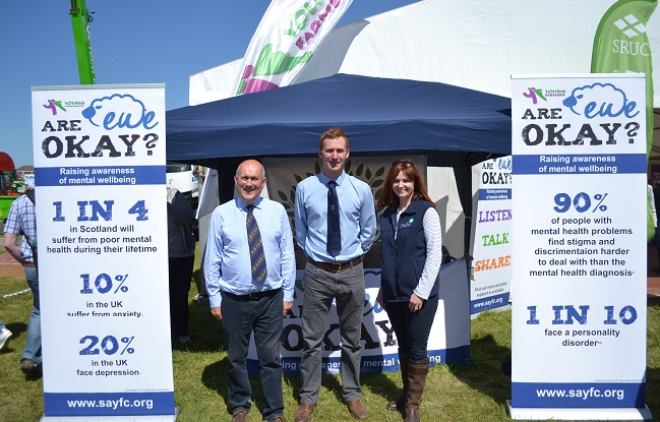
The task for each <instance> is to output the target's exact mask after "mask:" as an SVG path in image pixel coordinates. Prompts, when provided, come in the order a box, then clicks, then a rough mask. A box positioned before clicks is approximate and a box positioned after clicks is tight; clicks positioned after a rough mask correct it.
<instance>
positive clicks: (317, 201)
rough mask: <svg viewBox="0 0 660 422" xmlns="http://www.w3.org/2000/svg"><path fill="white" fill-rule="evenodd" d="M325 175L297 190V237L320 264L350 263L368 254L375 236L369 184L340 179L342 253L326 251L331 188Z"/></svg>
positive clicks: (300, 243) (338, 183) (305, 249)
mask: <svg viewBox="0 0 660 422" xmlns="http://www.w3.org/2000/svg"><path fill="white" fill-rule="evenodd" d="M330 180H333V179H330V178H329V177H328V176H326V175H325V174H323V173H319V174H317V175H315V176H311V177H308V178H307V179H305V180H303V181H302V182H300V183H298V187H297V188H296V237H297V241H298V245H300V247H301V248H302V249H303V250H304V251H305V253H306V254H307V256H308V257H310V258H312V259H313V260H314V261H317V262H347V261H351V260H353V259H355V258H357V257H359V256H362V255H364V254H365V253H367V251H368V250H369V248H371V245H372V244H373V242H374V237H375V235H376V207H375V206H374V198H373V196H372V195H371V188H370V187H369V185H368V184H366V183H364V182H363V181H361V180H358V179H356V178H355V177H353V176H349V175H347V174H346V173H342V175H341V176H339V177H338V178H337V179H334V180H335V181H336V182H337V188H336V189H337V197H338V198H339V227H340V228H341V252H340V253H339V255H337V256H336V257H334V258H333V257H332V256H330V255H329V254H328V251H327V240H328V230H327V228H328V186H327V183H328V182H329V181H330Z"/></svg>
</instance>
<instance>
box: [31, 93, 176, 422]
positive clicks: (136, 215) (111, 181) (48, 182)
mask: <svg viewBox="0 0 660 422" xmlns="http://www.w3.org/2000/svg"><path fill="white" fill-rule="evenodd" d="M32 117H33V118H32V122H33V123H32V129H33V137H34V165H35V184H36V188H35V189H36V197H37V200H36V214H37V232H38V268H39V288H40V300H41V303H40V305H41V306H40V308H41V338H42V353H43V385H44V417H43V418H42V421H102V420H103V421H129V420H130V421H174V420H175V419H176V413H177V412H176V409H175V405H174V381H173V371H172V345H171V338H170V325H169V294H168V290H169V289H168V265H167V262H168V258H167V257H168V251H167V248H168V240H167V211H166V203H167V202H166V198H167V196H166V177H165V175H166V171H165V87H164V85H163V84H147V85H87V86H72V87H39V88H33V91H32Z"/></svg>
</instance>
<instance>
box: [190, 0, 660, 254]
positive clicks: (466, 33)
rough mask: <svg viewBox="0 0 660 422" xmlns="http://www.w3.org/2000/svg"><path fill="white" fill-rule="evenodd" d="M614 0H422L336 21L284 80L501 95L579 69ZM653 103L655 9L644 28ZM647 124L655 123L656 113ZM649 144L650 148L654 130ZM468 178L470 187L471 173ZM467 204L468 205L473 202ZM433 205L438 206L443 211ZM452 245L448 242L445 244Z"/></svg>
mask: <svg viewBox="0 0 660 422" xmlns="http://www.w3.org/2000/svg"><path fill="white" fill-rule="evenodd" d="M612 4H614V0H605V1H604V0H579V1H575V0H555V1H547V0H507V1H484V0H455V1H452V2H449V1H443V0H423V1H420V2H417V3H414V4H411V5H409V6H406V7H402V8H399V9H395V10H391V11H389V12H386V13H383V14H380V15H377V16H373V17H371V18H367V19H364V20H361V21H358V22H355V23H352V24H350V25H346V26H343V27H341V28H336V29H335V30H334V31H333V32H332V33H330V34H329V35H328V36H327V38H326V40H325V42H324V43H323V44H322V45H321V46H320V48H319V49H318V50H317V52H316V54H315V55H314V57H313V58H312V60H310V62H309V63H308V64H307V65H306V66H305V68H304V69H303V70H302V72H301V73H300V75H299V76H298V78H297V79H296V81H295V82H294V83H300V82H305V81H308V80H312V79H317V78H321V77H326V76H330V75H333V74H335V73H349V74H358V75H366V76H375V77H387V78H400V79H415V80H421V81H432V82H443V83H446V84H451V85H457V86H462V87H466V88H470V89H474V90H479V91H482V92H487V93H491V94H496V95H502V96H506V97H511V83H510V78H511V75H512V74H556V73H589V71H590V67H591V49H592V45H593V39H594V35H595V33H596V28H597V27H598V23H599V22H600V19H601V17H602V16H603V14H604V13H605V11H606V10H607V9H608V8H609V7H610V6H611V5H612ZM647 33H648V36H649V40H650V43H651V49H652V51H653V54H654V56H653V68H654V72H653V79H654V88H655V95H654V104H655V107H656V111H657V110H658V108H660V11H658V10H656V12H655V14H654V15H653V16H652V17H651V20H650V22H649V25H648V27H647ZM240 63H241V61H240V60H237V61H234V62H230V63H226V64H224V65H221V66H218V67H215V68H212V69H209V70H206V71H203V72H201V73H198V74H195V75H192V76H191V77H190V96H189V100H190V101H189V103H190V105H197V104H202V103H206V102H210V101H216V100H220V99H224V98H228V97H230V96H231V90H232V86H231V83H232V82H233V81H234V80H235V79H236V74H237V72H238V71H239V66H240ZM656 116H657V117H656V124H655V126H660V115H658V114H656ZM656 132H657V134H656V140H655V142H654V144H656V145H657V146H658V151H660V130H657V131H656ZM428 178H429V181H430V183H429V191H430V192H429V193H430V194H431V197H432V199H434V200H436V201H438V204H439V205H440V207H439V208H440V209H441V210H442V211H441V216H442V217H443V220H444V221H443V223H444V224H445V232H446V234H445V241H446V242H447V244H448V246H449V247H450V250H452V251H453V250H455V251H461V250H463V247H462V244H463V240H462V232H463V229H462V228H463V218H464V217H463V215H462V214H463V212H462V208H461V205H460V202H459V201H458V195H457V192H456V188H455V186H456V184H455V180H454V176H453V173H452V172H451V169H442V168H431V169H429V173H428ZM473 179H474V180H475V186H474V189H475V191H476V189H477V186H476V183H477V182H478V180H479V179H478V177H474V178H473ZM475 209H476V207H475ZM443 213H445V214H444V215H443ZM452 245H454V246H452Z"/></svg>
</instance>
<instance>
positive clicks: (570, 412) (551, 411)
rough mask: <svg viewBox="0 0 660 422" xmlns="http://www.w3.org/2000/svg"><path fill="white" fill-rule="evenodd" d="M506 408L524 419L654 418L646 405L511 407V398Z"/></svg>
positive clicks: (517, 417)
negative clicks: (638, 407) (630, 406)
mask: <svg viewBox="0 0 660 422" xmlns="http://www.w3.org/2000/svg"><path fill="white" fill-rule="evenodd" d="M506 408H507V410H508V412H509V415H510V416H511V419H523V420H548V419H553V420H563V421H566V420H571V421H591V420H599V421H622V420H627V421H643V420H650V419H653V415H652V414H651V409H649V407H648V406H645V407H644V408H642V409H636V408H625V409H616V408H606V409H568V408H547V409H541V408H530V407H511V400H507V401H506Z"/></svg>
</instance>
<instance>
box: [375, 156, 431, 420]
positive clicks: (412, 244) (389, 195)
mask: <svg viewBox="0 0 660 422" xmlns="http://www.w3.org/2000/svg"><path fill="white" fill-rule="evenodd" d="M377 208H378V210H380V211H383V214H382V216H381V218H380V235H381V241H382V246H381V267H382V273H381V290H380V292H379V294H378V302H379V303H380V305H381V306H382V307H383V308H384V309H385V310H386V311H387V314H388V316H389V318H390V321H391V323H392V328H393V329H394V333H395V334H396V337H397V341H398V344H399V362H400V367H401V377H402V379H403V391H402V392H401V395H400V396H399V398H398V399H396V400H394V401H392V402H390V403H389V404H388V406H387V407H388V409H389V410H403V409H405V411H406V422H414V421H419V420H420V414H419V405H420V402H421V399H422V393H423V391H424V386H425V384H426V375H427V374H428V371H429V358H428V354H427V346H428V339H429V334H430V332H431V325H432V324H433V319H434V317H435V312H436V310H437V309H438V292H439V290H440V280H439V276H438V274H439V271H440V264H441V261H442V228H441V226H440V218H439V217H438V213H437V212H436V210H435V208H436V207H435V204H434V203H433V201H431V198H429V195H428V193H427V192H426V187H425V186H424V182H423V181H422V177H421V175H420V173H419V170H417V167H416V166H415V163H413V162H412V161H411V160H408V159H403V160H398V161H395V162H394V163H393V164H392V168H391V169H390V171H389V173H388V174H387V178H386V179H385V184H384V186H383V191H382V193H381V196H380V198H379V199H378V203H377Z"/></svg>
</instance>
